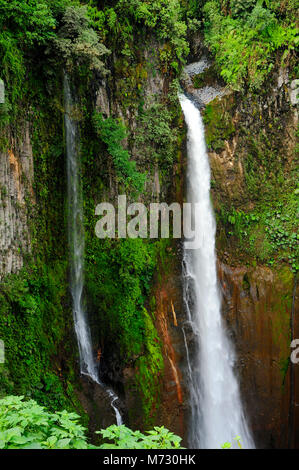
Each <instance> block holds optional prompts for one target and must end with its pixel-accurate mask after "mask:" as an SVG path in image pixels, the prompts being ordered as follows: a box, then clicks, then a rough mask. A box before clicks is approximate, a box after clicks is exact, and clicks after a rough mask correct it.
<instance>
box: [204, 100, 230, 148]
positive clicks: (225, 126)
mask: <svg viewBox="0 0 299 470" xmlns="http://www.w3.org/2000/svg"><path fill="white" fill-rule="evenodd" d="M225 104H226V106H224V105H223V103H222V102H221V100H219V99H218V98H216V99H215V100H214V101H212V102H211V103H209V104H208V105H207V106H206V108H205V111H204V115H203V119H204V123H205V133H206V143H207V146H208V148H209V149H210V150H215V151H220V150H223V149H224V148H225V141H226V140H228V139H229V138H230V137H231V136H232V135H233V134H234V132H235V127H234V124H233V122H232V116H231V108H232V106H233V104H232V103H230V102H229V101H227V102H226V103H225ZM227 105H229V106H227Z"/></svg>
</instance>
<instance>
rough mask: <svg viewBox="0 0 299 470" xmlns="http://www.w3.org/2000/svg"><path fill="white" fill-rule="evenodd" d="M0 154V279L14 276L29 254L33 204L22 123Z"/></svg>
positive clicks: (30, 160)
mask: <svg viewBox="0 0 299 470" xmlns="http://www.w3.org/2000/svg"><path fill="white" fill-rule="evenodd" d="M9 141H10V143H9V146H8V149H7V150H6V151H1V152H0V199H1V203H0V275H1V276H4V275H5V274H9V273H15V272H17V271H18V270H19V269H20V268H21V267H22V266H23V263H24V256H25V255H26V254H27V253H29V252H30V245H31V242H30V233H29V206H30V205H31V204H33V203H34V192H33V176H34V175H33V157H32V148H31V143H30V136H29V124H28V123H26V124H25V125H24V128H23V132H22V133H21V136H18V138H17V139H15V138H10V139H9Z"/></svg>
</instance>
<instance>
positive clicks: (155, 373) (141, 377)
mask: <svg viewBox="0 0 299 470" xmlns="http://www.w3.org/2000/svg"><path fill="white" fill-rule="evenodd" d="M144 327H145V329H144V344H143V347H144V352H143V354H142V356H141V357H140V358H138V359H137V361H136V364H135V369H136V371H137V372H136V383H137V386H138V388H139V390H140V392H141V400H142V407H143V415H144V424H145V426H146V427H148V426H151V425H152V424H153V423H155V419H156V417H157V412H158V410H159V405H160V391H161V380H162V376H163V370H164V362H163V356H162V348H161V341H160V339H159V338H158V334H157V330H156V328H155V326H154V324H153V320H152V318H151V317H150V315H149V313H148V312H147V311H146V310H145V309H144Z"/></svg>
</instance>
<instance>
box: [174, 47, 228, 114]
mask: <svg viewBox="0 0 299 470" xmlns="http://www.w3.org/2000/svg"><path fill="white" fill-rule="evenodd" d="M181 85H182V87H183V89H184V91H185V93H186V94H187V95H188V96H189V97H190V98H191V99H192V100H193V101H195V103H196V104H197V105H198V106H199V107H200V108H203V107H204V106H205V105H207V104H208V103H210V101H213V100H214V99H215V98H216V97H221V96H224V95H226V94H227V93H228V90H227V89H226V88H225V86H224V84H223V83H222V82H221V81H219V79H217V78H216V75H215V73H214V72H213V62H212V61H211V60H210V59H209V58H208V57H207V56H206V55H202V56H201V58H200V60H199V61H197V62H192V63H190V64H188V65H187V66H186V67H185V68H184V72H183V75H182V78H181Z"/></svg>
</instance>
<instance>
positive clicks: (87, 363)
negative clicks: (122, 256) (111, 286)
mask: <svg viewBox="0 0 299 470" xmlns="http://www.w3.org/2000/svg"><path fill="white" fill-rule="evenodd" d="M64 101H65V114H64V122H65V138H66V154H67V196H68V197H67V201H68V242H69V250H70V290H71V295H72V300H73V317H74V324H75V332H76V336H77V342H78V349H79V356H80V370H81V374H85V375H88V376H89V377H90V378H91V379H92V380H93V381H94V382H96V383H98V384H99V385H101V386H103V387H104V385H103V384H102V383H101V382H100V380H99V377H98V369H97V366H96V363H95V360H94V356H93V352H92V346H91V344H92V343H91V335H90V329H89V325H88V322H87V318H86V313H85V309H84V304H83V287H84V226H83V200H82V188H81V182H80V152H79V129H78V124H77V122H76V121H75V120H74V119H73V118H72V114H73V112H74V109H73V108H74V102H73V98H72V94H71V90H70V85H69V80H68V77H67V75H65V76H64ZM104 388H105V390H106V392H107V394H108V395H109V397H110V399H111V406H112V408H113V409H114V411H115V416H116V421H117V424H118V425H120V424H122V418H121V415H120V413H119V411H118V409H117V407H116V406H115V402H116V400H117V399H118V397H117V395H116V394H115V393H114V392H113V391H112V390H111V389H109V388H107V387H104Z"/></svg>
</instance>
